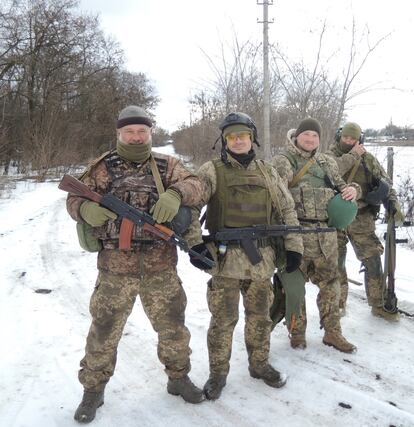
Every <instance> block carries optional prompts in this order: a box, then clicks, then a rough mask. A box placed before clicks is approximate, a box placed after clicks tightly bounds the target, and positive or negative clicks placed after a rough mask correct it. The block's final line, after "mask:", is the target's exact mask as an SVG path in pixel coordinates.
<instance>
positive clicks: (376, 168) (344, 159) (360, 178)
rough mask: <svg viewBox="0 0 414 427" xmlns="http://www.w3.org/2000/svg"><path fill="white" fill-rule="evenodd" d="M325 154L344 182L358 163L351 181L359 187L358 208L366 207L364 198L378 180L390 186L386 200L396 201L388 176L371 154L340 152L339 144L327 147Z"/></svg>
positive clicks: (395, 194)
mask: <svg viewBox="0 0 414 427" xmlns="http://www.w3.org/2000/svg"><path fill="white" fill-rule="evenodd" d="M326 154H327V155H329V156H331V157H332V158H334V159H335V161H336V163H337V165H338V167H339V172H340V174H341V175H342V177H343V178H344V179H345V180H347V178H348V176H349V175H350V173H351V171H352V169H353V167H354V165H355V164H356V163H357V162H359V166H358V168H357V170H356V172H355V175H354V177H353V179H352V180H353V181H354V182H356V183H358V184H359V185H360V187H361V192H362V195H361V198H360V199H359V200H358V207H359V208H360V209H361V208H363V207H365V206H367V203H366V202H365V201H364V198H365V196H366V194H367V193H368V192H369V191H371V190H372V188H373V187H375V185H376V184H375V183H376V182H377V181H378V179H384V180H385V181H386V182H387V183H388V184H389V185H390V191H389V194H388V199H389V200H394V201H397V193H396V191H395V190H394V189H393V188H392V187H391V185H392V183H391V180H390V178H389V176H388V175H387V173H386V172H385V170H384V169H383V167H382V166H381V164H380V163H379V161H378V160H377V158H376V157H375V156H374V155H372V154H371V153H368V152H365V153H364V154H363V155H362V156H360V155H359V154H357V153H354V152H345V151H343V150H342V148H341V146H340V144H339V142H336V143H334V144H332V145H331V146H330V147H329V149H328V151H327V152H326Z"/></svg>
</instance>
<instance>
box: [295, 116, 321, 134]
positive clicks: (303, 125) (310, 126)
mask: <svg viewBox="0 0 414 427" xmlns="http://www.w3.org/2000/svg"><path fill="white" fill-rule="evenodd" d="M307 130H313V131H315V132H316V133H317V134H318V135H319V138H320V137H321V133H322V128H321V124H320V123H319V122H318V121H317V120H316V119H312V118H311V117H309V118H307V119H304V120H302V121H301V122H300V123H299V126H298V127H297V129H296V132H295V136H296V137H297V136H298V135H300V134H301V133H302V132H305V131H307Z"/></svg>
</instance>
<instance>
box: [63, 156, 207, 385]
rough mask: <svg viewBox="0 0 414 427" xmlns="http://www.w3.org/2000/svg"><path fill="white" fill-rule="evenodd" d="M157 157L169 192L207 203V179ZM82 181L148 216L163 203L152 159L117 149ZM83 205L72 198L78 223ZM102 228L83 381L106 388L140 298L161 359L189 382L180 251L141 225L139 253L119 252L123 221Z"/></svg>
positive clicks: (136, 236)
mask: <svg viewBox="0 0 414 427" xmlns="http://www.w3.org/2000/svg"><path fill="white" fill-rule="evenodd" d="M153 156H154V158H155V161H156V163H157V166H159V172H160V175H161V179H162V182H163V185H164V187H165V188H172V189H174V190H175V191H177V192H178V193H179V194H180V195H181V197H182V204H183V205H186V206H189V207H191V206H195V205H197V204H198V203H200V194H201V193H202V188H203V185H202V182H201V181H200V180H199V179H198V178H197V177H196V176H195V175H194V174H192V173H191V172H190V171H188V170H187V169H186V168H185V167H184V166H183V164H182V163H181V162H180V161H179V160H178V159H175V158H173V157H171V156H164V155H162V154H158V153H154V154H153ZM108 159H110V160H111V162H112V163H111V162H109V161H108ZM82 180H83V182H84V183H85V184H87V185H88V186H89V187H90V188H91V189H92V190H94V191H96V192H98V193H100V194H106V193H108V192H111V193H114V194H115V195H116V196H117V197H119V198H121V199H122V200H124V201H125V202H127V203H129V204H131V205H132V206H134V207H136V208H138V209H141V210H144V211H146V212H149V210H150V208H151V207H152V206H153V204H154V203H155V202H156V201H157V200H158V193H157V190H156V184H155V180H154V177H153V176H152V173H151V167H150V162H149V160H148V161H146V162H143V163H134V162H129V161H126V160H124V159H121V158H120V157H119V156H117V155H116V153H114V152H112V153H110V155H109V158H108V157H106V156H101V158H98V159H97V160H96V161H93V162H92V164H91V166H90V168H89V169H88V170H87V172H86V173H84V174H83V175H82ZM83 202H84V199H82V198H80V197H76V196H74V195H69V196H68V199H67V210H68V212H69V214H70V216H71V217H72V218H73V219H74V220H75V221H80V220H81V217H80V213H79V208H80V205H81V204H82V203H83ZM95 228H96V230H94V231H96V235H97V237H99V238H100V240H101V241H102V244H103V249H102V250H101V251H100V252H99V254H98V269H99V275H98V279H97V285H96V289H95V291H94V293H93V295H92V298H91V303H90V312H91V315H92V324H91V328H90V331H89V335H88V338H87V344H86V353H85V357H84V358H83V359H82V361H81V370H80V372H79V380H80V382H81V383H82V384H83V385H84V387H85V389H86V390H89V391H100V390H102V389H103V388H104V387H105V384H106V383H107V382H108V380H109V378H110V377H111V376H112V375H113V373H114V369H115V364H116V355H117V347H118V343H119V340H120V339H121V336H122V331H123V328H124V326H125V322H126V321H127V318H128V316H129V314H130V313H131V311H132V308H133V306H134V302H135V299H136V297H137V295H139V296H140V298H141V302H142V305H143V307H144V310H145V313H146V315H147V316H148V318H149V320H150V321H151V324H152V326H153V328H154V330H155V331H156V332H157V334H158V357H159V359H160V361H161V363H163V364H164V366H165V372H166V373H167V375H168V376H169V377H170V378H182V377H184V376H185V375H186V374H187V373H188V372H189V370H190V360H189V355H190V353H191V351H190V348H189V340H190V333H189V331H188V329H187V328H186V327H185V325H184V311H185V306H186V295H185V292H184V290H183V288H182V286H181V282H180V279H179V278H178V276H177V272H176V264H177V249H176V247H175V246H173V245H170V244H169V243H167V242H165V241H164V240H161V239H158V238H157V237H156V236H154V235H150V234H148V233H146V232H143V231H142V230H140V229H139V227H135V230H134V232H133V238H132V250H119V249H118V237H119V219H117V220H115V221H111V220H110V221H108V222H107V224H105V225H104V226H102V227H95Z"/></svg>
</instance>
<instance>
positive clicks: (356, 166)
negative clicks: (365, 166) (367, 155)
mask: <svg viewBox="0 0 414 427" xmlns="http://www.w3.org/2000/svg"><path fill="white" fill-rule="evenodd" d="M360 164H361V158H359V159H358V161H357V162H356V163H355V164H354V167H353V168H352V170H351V173H350V174H349V176H348V179H347V180H346V182H347V184H350V183H351V182H352V180H353V179H354V176H355V174H356V172H357V170H358V168H359V165H360Z"/></svg>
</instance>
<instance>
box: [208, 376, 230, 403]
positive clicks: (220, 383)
mask: <svg viewBox="0 0 414 427" xmlns="http://www.w3.org/2000/svg"><path fill="white" fill-rule="evenodd" d="M226 379H227V376H226V375H215V374H210V376H209V378H208V380H207V382H206V383H205V384H204V388H203V391H204V394H205V396H206V398H207V399H208V400H216V399H218V398H219V397H220V395H221V392H222V390H223V388H224V386H225V385H226Z"/></svg>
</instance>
